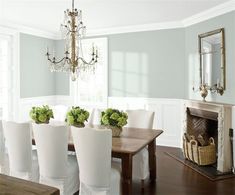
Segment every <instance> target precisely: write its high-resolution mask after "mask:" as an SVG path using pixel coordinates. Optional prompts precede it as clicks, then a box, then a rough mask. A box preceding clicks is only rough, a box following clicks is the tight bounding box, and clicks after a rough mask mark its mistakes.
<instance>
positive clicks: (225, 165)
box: [183, 100, 233, 172]
mask: <svg viewBox="0 0 235 195" xmlns="http://www.w3.org/2000/svg"><path fill="white" fill-rule="evenodd" d="M232 107H233V105H230V104H223V103H215V102H202V101H195V100H187V101H185V103H184V116H183V133H184V132H187V108H192V109H197V110H203V111H209V112H214V113H217V114H218V157H217V170H218V171H221V172H229V171H231V168H232V158H231V145H230V138H229V128H231V127H232Z"/></svg>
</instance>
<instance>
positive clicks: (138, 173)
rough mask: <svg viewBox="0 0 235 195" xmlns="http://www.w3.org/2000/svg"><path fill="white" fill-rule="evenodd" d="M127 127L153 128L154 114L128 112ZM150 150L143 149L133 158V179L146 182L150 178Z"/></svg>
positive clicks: (139, 111) (144, 111) (149, 112)
mask: <svg viewBox="0 0 235 195" xmlns="http://www.w3.org/2000/svg"><path fill="white" fill-rule="evenodd" d="M126 112H127V114H128V122H127V127H136V128H145V129H152V128H153V120H154V112H152V111H147V110H127V111H126ZM148 159H149V155H148V148H147V147H145V148H143V149H142V150H141V151H140V152H138V153H137V154H136V155H134V157H133V172H132V173H133V174H132V176H133V178H135V179H141V180H144V179H146V178H147V177H148V176H149V160H148Z"/></svg>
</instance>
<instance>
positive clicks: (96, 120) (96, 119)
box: [91, 108, 103, 125]
mask: <svg viewBox="0 0 235 195" xmlns="http://www.w3.org/2000/svg"><path fill="white" fill-rule="evenodd" d="M102 111H103V109H99V108H95V109H94V110H93V115H92V121H91V123H92V124H93V125H100V120H101V112H102Z"/></svg>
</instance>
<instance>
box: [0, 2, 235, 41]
mask: <svg viewBox="0 0 235 195" xmlns="http://www.w3.org/2000/svg"><path fill="white" fill-rule="evenodd" d="M234 10H235V0H231V1H229V2H226V3H223V4H220V5H218V6H216V7H213V8H211V9H208V10H206V11H203V12H201V13H198V14H195V15H193V16H191V17H188V18H186V19H184V20H182V21H173V22H163V23H150V24H143V25H132V26H121V27H112V28H101V29H88V30H87V36H88V37H91V36H102V35H111V34H121V33H131V32H143V31H154V30H163V29H176V28H185V27H188V26H191V25H194V24H197V23H200V22H203V21H206V20H208V19H211V18H214V17H216V16H220V15H222V14H225V13H228V12H231V11H234ZM2 21H3V20H0V26H3V27H8V28H11V29H14V30H17V31H18V32H21V33H26V34H31V35H34V36H40V37H44V38H49V39H54V40H60V39H61V35H60V33H59V32H58V33H55V32H49V31H44V30H41V29H37V28H31V27H27V26H25V25H19V24H13V23H10V22H6V21H4V23H3V22H2Z"/></svg>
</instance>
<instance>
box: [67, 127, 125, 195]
mask: <svg viewBox="0 0 235 195" xmlns="http://www.w3.org/2000/svg"><path fill="white" fill-rule="evenodd" d="M71 129H72V136H73V140H74V145H75V150H76V155H77V158H78V164H79V169H80V192H79V194H80V195H98V194H100V195H101V194H102V195H108V194H111V195H118V194H120V179H121V177H120V170H118V169H117V168H116V169H115V168H111V151H112V132H111V130H96V129H92V128H76V127H71Z"/></svg>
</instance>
